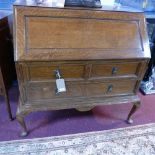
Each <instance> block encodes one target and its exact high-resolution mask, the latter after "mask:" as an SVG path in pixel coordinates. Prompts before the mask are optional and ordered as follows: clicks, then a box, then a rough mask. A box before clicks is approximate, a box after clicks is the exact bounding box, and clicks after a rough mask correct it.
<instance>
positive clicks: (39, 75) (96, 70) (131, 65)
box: [26, 61, 142, 81]
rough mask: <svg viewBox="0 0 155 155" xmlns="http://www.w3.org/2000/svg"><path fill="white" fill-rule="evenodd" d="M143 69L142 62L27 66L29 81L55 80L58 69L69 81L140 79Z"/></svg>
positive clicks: (89, 62)
mask: <svg viewBox="0 0 155 155" xmlns="http://www.w3.org/2000/svg"><path fill="white" fill-rule="evenodd" d="M141 67H142V63H141V62H140V61H136V62H135V61H122V62H121V61H113V62H109V61H96V62H93V61H85V62H55V63H52V62H33V63H27V64H26V70H27V72H28V73H27V74H28V77H29V81H45V80H54V79H55V70H57V69H59V71H60V73H61V75H62V77H63V78H64V79H65V80H67V81H73V80H80V79H81V80H82V79H97V78H106V77H107V78H111V77H119V76H125V77H138V76H139V72H140V69H141Z"/></svg>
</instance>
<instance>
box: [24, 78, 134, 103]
mask: <svg viewBox="0 0 155 155" xmlns="http://www.w3.org/2000/svg"><path fill="white" fill-rule="evenodd" d="M135 85H136V80H127V79H126V80H117V81H116V80H112V81H93V82H92V81H91V82H90V81H88V82H66V89H67V91H66V92H65V93H59V94H56V92H55V89H56V86H55V83H54V82H29V83H28V85H27V87H26V93H27V100H28V101H40V100H49V99H59V98H73V97H99V96H105V97H106V96H118V95H132V94H134V88H135ZM73 104H74V103H73Z"/></svg>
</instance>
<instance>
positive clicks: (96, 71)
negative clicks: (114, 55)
mask: <svg viewBox="0 0 155 155" xmlns="http://www.w3.org/2000/svg"><path fill="white" fill-rule="evenodd" d="M140 66H141V65H140V62H125V61H124V62H120V63H108V64H106V63H104V64H103V63H98V64H93V65H92V70H91V77H92V78H95V77H103V76H104V77H105V76H138V73H139V68H140Z"/></svg>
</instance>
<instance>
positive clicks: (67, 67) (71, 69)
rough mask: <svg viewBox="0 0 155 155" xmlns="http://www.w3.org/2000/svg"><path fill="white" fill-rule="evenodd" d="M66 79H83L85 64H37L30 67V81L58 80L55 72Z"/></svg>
mask: <svg viewBox="0 0 155 155" xmlns="http://www.w3.org/2000/svg"><path fill="white" fill-rule="evenodd" d="M58 69H59V71H60V74H61V76H62V77H63V78H65V79H70V78H72V79H78V78H83V76H84V71H85V65H84V64H59V63H57V64H51V63H48V62H47V63H35V64H33V65H30V66H29V67H28V70H29V78H30V80H32V81H33V80H49V79H56V76H55V70H58Z"/></svg>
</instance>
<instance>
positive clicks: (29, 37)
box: [14, 1, 150, 136]
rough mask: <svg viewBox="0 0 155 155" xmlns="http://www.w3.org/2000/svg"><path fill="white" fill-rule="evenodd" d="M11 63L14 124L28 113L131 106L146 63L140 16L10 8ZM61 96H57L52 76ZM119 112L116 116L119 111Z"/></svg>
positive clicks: (39, 7)
mask: <svg viewBox="0 0 155 155" xmlns="http://www.w3.org/2000/svg"><path fill="white" fill-rule="evenodd" d="M14 49H15V50H14V58H15V62H16V70H17V76H18V82H19V90H20V97H19V104H18V109H17V120H18V121H19V123H20V124H21V126H22V127H23V130H22V133H21V135H22V136H26V135H27V133H28V130H27V129H26V125H25V122H24V117H25V116H26V115H28V114H29V113H30V112H33V111H43V110H59V109H69V108H76V109H78V110H80V111H87V110H91V109H92V108H93V107H94V106H96V105H106V104H107V105H109V104H119V103H129V102H132V103H133V108H132V109H131V111H130V113H129V115H128V117H127V122H128V123H132V119H131V116H132V114H133V113H134V112H135V111H136V109H137V108H138V107H139V105H140V99H139V98H138V96H137V91H138V88H139V84H140V81H141V80H142V78H143V75H144V73H145V70H146V68H147V64H148V61H149V59H150V49H149V43H148V37H147V31H146V25H145V18H144V15H143V13H127V12H115V11H104V10H103V9H87V8H50V7H49V6H48V4H47V3H46V4H45V5H37V4H35V3H34V4H28V3H27V4H26V2H25V1H21V3H20V2H18V3H16V4H15V5H14ZM57 71H58V72H59V74H60V76H61V77H62V78H63V79H64V81H65V84H66V91H64V92H59V93H58V92H57V86H56V79H57V75H56V74H57V73H56V72H57ZM120 112H121V111H120Z"/></svg>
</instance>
